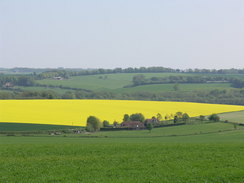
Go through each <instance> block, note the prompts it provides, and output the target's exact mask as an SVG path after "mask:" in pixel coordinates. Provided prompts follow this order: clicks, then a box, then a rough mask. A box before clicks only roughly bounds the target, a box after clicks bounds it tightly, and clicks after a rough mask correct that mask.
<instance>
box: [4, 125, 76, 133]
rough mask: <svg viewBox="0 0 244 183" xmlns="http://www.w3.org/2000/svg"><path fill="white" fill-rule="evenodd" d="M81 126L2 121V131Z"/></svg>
mask: <svg viewBox="0 0 244 183" xmlns="http://www.w3.org/2000/svg"><path fill="white" fill-rule="evenodd" d="M71 128H80V127H77V126H65V125H47V124H28V123H2V122H0V133H1V132H15V131H18V132H21V131H47V130H63V129H71Z"/></svg>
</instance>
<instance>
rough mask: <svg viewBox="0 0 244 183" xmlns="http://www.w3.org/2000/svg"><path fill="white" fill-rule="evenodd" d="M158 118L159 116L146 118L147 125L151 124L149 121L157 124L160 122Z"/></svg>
mask: <svg viewBox="0 0 244 183" xmlns="http://www.w3.org/2000/svg"><path fill="white" fill-rule="evenodd" d="M158 122H159V121H158V119H157V118H155V117H152V118H151V119H146V120H145V125H147V124H149V123H152V124H153V125H156V124H158Z"/></svg>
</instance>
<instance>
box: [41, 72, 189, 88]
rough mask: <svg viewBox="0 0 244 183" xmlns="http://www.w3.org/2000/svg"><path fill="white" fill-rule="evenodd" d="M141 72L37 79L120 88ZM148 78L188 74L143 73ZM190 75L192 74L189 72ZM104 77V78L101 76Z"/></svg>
mask: <svg viewBox="0 0 244 183" xmlns="http://www.w3.org/2000/svg"><path fill="white" fill-rule="evenodd" d="M137 74H140V73H124V74H99V75H90V76H74V77H71V78H70V79H67V80H54V79H44V80H39V81H37V82H38V83H40V84H46V85H55V86H59V85H62V86H67V87H73V88H81V89H88V90H104V89H118V88H123V87H124V86H126V85H130V84H132V78H133V76H135V75H137ZM142 74H143V75H144V76H145V77H146V78H149V77H153V76H155V77H164V76H165V77H166V76H170V75H186V74H182V73H142ZM188 75H190V74H188ZM101 77H102V78H101Z"/></svg>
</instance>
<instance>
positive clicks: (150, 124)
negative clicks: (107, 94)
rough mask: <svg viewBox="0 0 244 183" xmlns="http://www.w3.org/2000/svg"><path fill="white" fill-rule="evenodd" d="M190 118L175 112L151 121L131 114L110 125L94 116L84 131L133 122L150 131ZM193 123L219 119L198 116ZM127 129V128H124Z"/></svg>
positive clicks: (121, 125) (88, 120)
mask: <svg viewBox="0 0 244 183" xmlns="http://www.w3.org/2000/svg"><path fill="white" fill-rule="evenodd" d="M190 119H191V118H190V116H189V115H188V114H187V113H183V112H177V113H175V114H171V115H165V117H164V118H163V116H162V115H161V114H160V113H158V114H157V115H156V116H152V118H151V119H145V117H144V115H143V114H142V113H133V114H131V115H129V114H124V117H123V120H122V123H121V124H119V123H118V122H117V121H114V122H113V124H110V123H109V121H107V120H104V121H103V122H101V120H100V119H99V118H97V117H96V116H89V117H88V118H87V124H86V130H87V131H89V132H97V131H99V130H100V129H101V128H102V127H104V128H123V129H124V126H123V123H125V122H127V124H130V123H132V124H133V122H139V123H141V124H142V125H143V126H144V128H146V129H148V130H149V131H151V130H152V129H153V128H154V127H161V126H164V125H165V124H167V122H168V121H172V122H173V124H177V123H183V124H185V123H186V122H189V121H190ZM193 120H194V121H196V120H199V121H206V120H208V121H211V122H218V121H220V117H219V116H218V115H217V114H211V115H209V116H208V117H207V118H206V117H205V116H203V115H200V116H198V117H197V118H193ZM126 127H129V126H126ZM133 128H134V129H137V128H138V127H136V126H135V127H133Z"/></svg>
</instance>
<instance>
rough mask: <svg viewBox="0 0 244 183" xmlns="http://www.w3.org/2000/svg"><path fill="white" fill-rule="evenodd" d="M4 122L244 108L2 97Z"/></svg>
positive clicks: (78, 122) (81, 121)
mask: <svg viewBox="0 0 244 183" xmlns="http://www.w3.org/2000/svg"><path fill="white" fill-rule="evenodd" d="M0 108H1V115H0V122H13V123H37V124H55V125H70V126H72V125H75V126H86V120H87V118H88V116H97V117H98V118H99V119H100V120H102V121H103V120H108V121H109V122H110V123H113V122H114V121H117V122H121V121H122V119H123V115H124V114H132V113H143V114H144V115H145V117H146V118H151V117H152V116H156V115H157V113H160V114H161V115H162V116H166V115H169V116H170V115H174V114H175V113H176V112H179V111H180V112H185V113H188V114H189V115H190V116H191V117H196V116H200V115H210V114H213V113H224V112H233V111H240V110H244V107H243V106H234V105H219V104H200V103H188V102H157V101H128V100H1V101H0Z"/></svg>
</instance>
